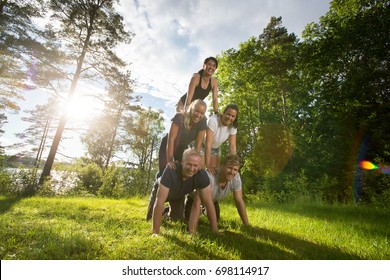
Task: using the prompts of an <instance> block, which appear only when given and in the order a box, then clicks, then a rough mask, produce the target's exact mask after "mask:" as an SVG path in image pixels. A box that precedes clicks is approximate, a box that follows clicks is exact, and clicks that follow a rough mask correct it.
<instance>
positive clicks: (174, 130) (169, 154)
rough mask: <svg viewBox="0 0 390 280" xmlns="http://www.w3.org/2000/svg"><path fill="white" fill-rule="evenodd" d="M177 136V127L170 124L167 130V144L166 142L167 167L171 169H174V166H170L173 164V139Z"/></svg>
mask: <svg viewBox="0 0 390 280" xmlns="http://www.w3.org/2000/svg"><path fill="white" fill-rule="evenodd" d="M178 134H179V126H178V125H177V124H175V123H173V122H172V124H171V128H170V129H169V133H168V142H167V150H166V153H167V166H170V167H171V168H173V169H175V168H176V167H175V165H174V164H171V163H172V162H173V152H174V147H175V139H176V137H177V136H178Z"/></svg>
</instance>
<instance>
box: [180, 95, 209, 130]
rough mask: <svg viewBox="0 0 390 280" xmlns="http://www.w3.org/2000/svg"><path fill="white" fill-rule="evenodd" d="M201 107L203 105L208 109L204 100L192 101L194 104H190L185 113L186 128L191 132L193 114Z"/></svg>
mask: <svg viewBox="0 0 390 280" xmlns="http://www.w3.org/2000/svg"><path fill="white" fill-rule="evenodd" d="M199 105H203V106H205V107H206V108H207V104H206V102H204V101H203V100H202V99H196V100H194V101H192V103H191V104H190V106H188V107H187V110H186V111H185V113H184V127H185V128H186V129H187V130H190V122H191V116H192V113H193V112H194V111H195V109H196V107H198V106H199Z"/></svg>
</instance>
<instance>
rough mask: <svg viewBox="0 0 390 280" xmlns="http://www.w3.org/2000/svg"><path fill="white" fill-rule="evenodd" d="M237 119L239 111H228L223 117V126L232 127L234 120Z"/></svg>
mask: <svg viewBox="0 0 390 280" xmlns="http://www.w3.org/2000/svg"><path fill="white" fill-rule="evenodd" d="M236 117H237V111H236V110H234V109H231V108H229V109H227V110H226V111H225V113H223V115H222V116H221V122H222V125H224V126H228V125H231V124H232V123H233V122H234V120H235V119H236Z"/></svg>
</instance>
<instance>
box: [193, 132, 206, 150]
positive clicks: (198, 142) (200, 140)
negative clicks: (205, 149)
mask: <svg viewBox="0 0 390 280" xmlns="http://www.w3.org/2000/svg"><path fill="white" fill-rule="evenodd" d="M205 135H206V130H201V131H199V132H198V134H197V135H196V147H195V149H196V150H197V151H198V152H200V150H201V148H202V143H203V139H204V136H205Z"/></svg>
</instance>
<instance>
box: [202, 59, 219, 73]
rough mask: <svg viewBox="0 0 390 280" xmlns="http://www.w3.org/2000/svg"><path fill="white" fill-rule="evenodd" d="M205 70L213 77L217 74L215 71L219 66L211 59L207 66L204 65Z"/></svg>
mask: <svg viewBox="0 0 390 280" xmlns="http://www.w3.org/2000/svg"><path fill="white" fill-rule="evenodd" d="M203 70H204V72H205V73H207V74H208V75H209V76H212V75H213V74H214V73H215V70H217V64H216V63H215V61H214V60H212V59H210V60H209V61H207V62H206V63H205V64H203Z"/></svg>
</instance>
